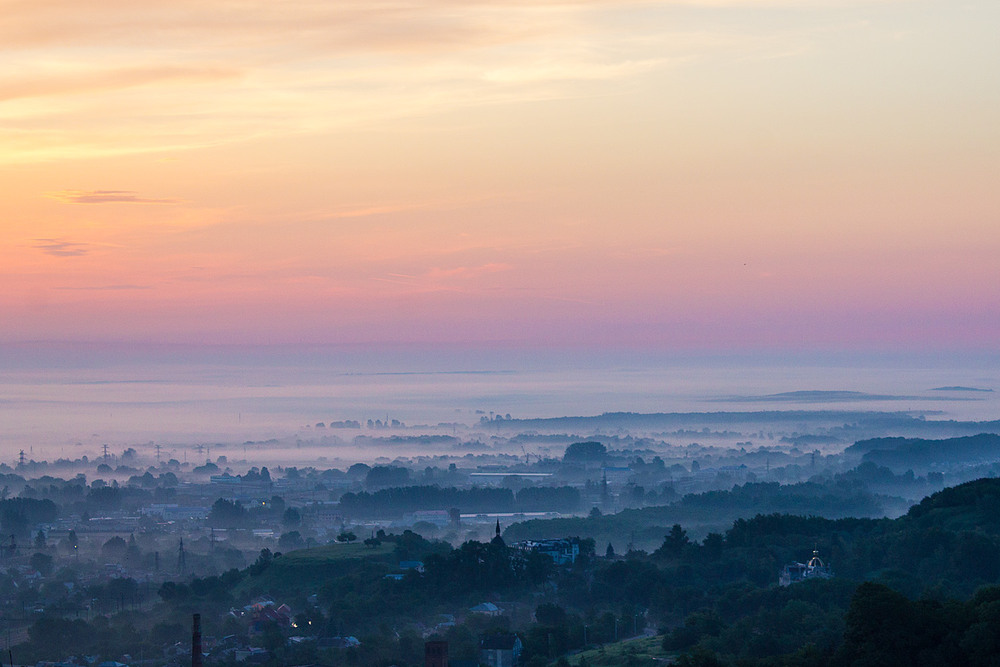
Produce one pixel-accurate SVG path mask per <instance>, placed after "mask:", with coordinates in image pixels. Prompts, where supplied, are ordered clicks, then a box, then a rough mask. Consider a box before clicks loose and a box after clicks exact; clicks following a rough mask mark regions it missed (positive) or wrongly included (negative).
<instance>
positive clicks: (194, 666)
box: [191, 614, 201, 667]
mask: <svg viewBox="0 0 1000 667" xmlns="http://www.w3.org/2000/svg"><path fill="white" fill-rule="evenodd" d="M191 667H201V614H195V615H194V627H192V628H191Z"/></svg>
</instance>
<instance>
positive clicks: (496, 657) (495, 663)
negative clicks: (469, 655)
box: [479, 632, 524, 667]
mask: <svg viewBox="0 0 1000 667" xmlns="http://www.w3.org/2000/svg"><path fill="white" fill-rule="evenodd" d="M523 649H524V644H522V643H521V638H520V637H518V636H517V635H515V634H513V633H509V632H508V633H504V634H498V635H488V636H486V637H483V638H482V639H481V640H479V663H480V664H482V665H486V666H487V667H515V665H517V664H518V662H519V661H520V659H521V651H522V650H523Z"/></svg>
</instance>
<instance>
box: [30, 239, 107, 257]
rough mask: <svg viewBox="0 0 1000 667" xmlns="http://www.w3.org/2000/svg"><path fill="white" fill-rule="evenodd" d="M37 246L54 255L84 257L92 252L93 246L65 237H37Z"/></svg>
mask: <svg viewBox="0 0 1000 667" xmlns="http://www.w3.org/2000/svg"><path fill="white" fill-rule="evenodd" d="M34 247H35V248H38V249H39V250H41V251H42V252H44V253H45V254H46V255H52V256H53V257H82V256H83V255H86V254H88V253H90V251H91V249H92V248H93V246H92V245H91V244H89V243H77V242H76V241H65V240H63V239H35V245H34Z"/></svg>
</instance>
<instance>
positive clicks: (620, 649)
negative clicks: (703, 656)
mask: <svg viewBox="0 0 1000 667" xmlns="http://www.w3.org/2000/svg"><path fill="white" fill-rule="evenodd" d="M662 642H663V637H659V636H653V637H637V638H635V639H626V640H625V641H620V642H617V643H614V644H605V645H604V646H601V647H599V648H596V649H591V650H589V651H581V652H580V653H577V654H575V655H571V656H568V657H567V660H569V664H571V665H573V667H577V666H578V665H589V667H619V666H620V667H652V666H653V665H669V664H671V662H672V657H673V655H674V654H673V653H667V652H666V651H664V650H663V648H662V646H661V644H662Z"/></svg>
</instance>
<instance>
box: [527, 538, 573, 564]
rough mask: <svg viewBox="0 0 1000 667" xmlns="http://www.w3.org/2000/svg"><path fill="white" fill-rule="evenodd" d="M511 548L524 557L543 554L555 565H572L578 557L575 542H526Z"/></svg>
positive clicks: (565, 540)
mask: <svg viewBox="0 0 1000 667" xmlns="http://www.w3.org/2000/svg"><path fill="white" fill-rule="evenodd" d="M511 546H512V547H513V548H514V549H515V550H517V551H519V552H520V553H521V554H522V555H525V556H527V555H528V554H529V553H539V554H545V555H546V556H548V557H549V558H551V559H552V562H553V563H555V564H556V565H572V564H573V563H575V562H576V559H577V558H578V557H579V555H580V543H579V542H578V541H576V540H567V539H557V540H538V541H537V542H536V541H533V540H527V541H524V542H515V543H514V544H513V545H511Z"/></svg>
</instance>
